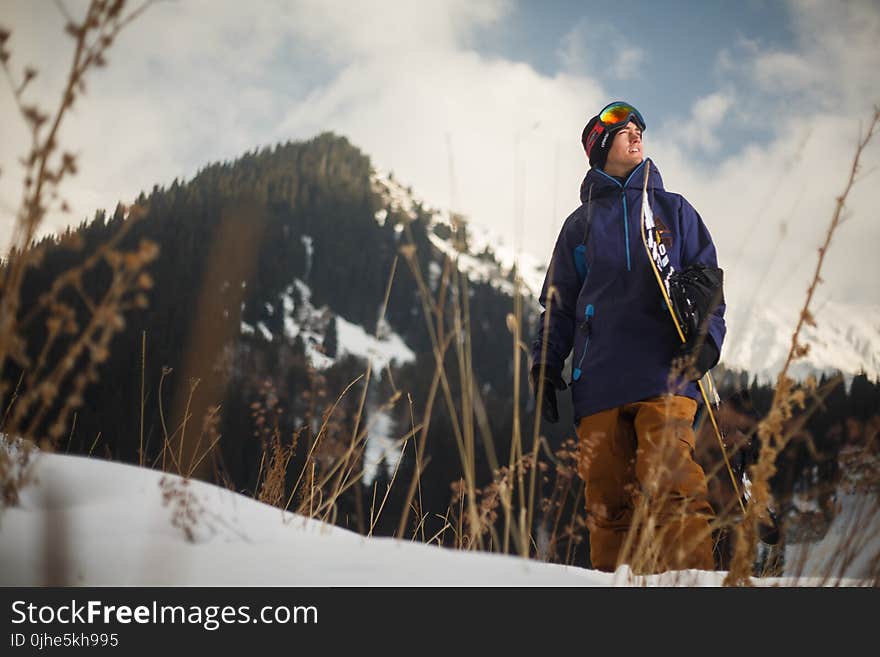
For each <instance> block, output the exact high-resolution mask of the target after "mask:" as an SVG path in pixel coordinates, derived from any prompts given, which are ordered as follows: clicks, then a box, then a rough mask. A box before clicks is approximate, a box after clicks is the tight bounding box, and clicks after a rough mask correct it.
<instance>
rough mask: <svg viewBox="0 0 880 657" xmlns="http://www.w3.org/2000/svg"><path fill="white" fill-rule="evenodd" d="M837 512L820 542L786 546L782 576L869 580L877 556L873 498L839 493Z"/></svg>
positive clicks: (879, 510)
mask: <svg viewBox="0 0 880 657" xmlns="http://www.w3.org/2000/svg"><path fill="white" fill-rule="evenodd" d="M839 504H840V510H839V512H838V514H837V516H835V518H834V520H833V522H832V523H831V526H830V527H829V528H828V531H827V532H826V533H825V536H824V537H822V539H821V540H820V541H817V542H815V543H794V544H790V545H787V546H786V550H785V574H786V575H796V574H797V573H799V572H804V573H828V574H830V575H831V576H839V573H841V572H844V573H846V575H847V576H848V577H864V578H867V577H870V575H871V571H872V568H873V569H876V568H877V564H876V563H875V562H876V560H877V558H878V556H880V506H878V504H877V500H876V497H874V496H866V495H853V494H843V495H841V496H840V499H839Z"/></svg>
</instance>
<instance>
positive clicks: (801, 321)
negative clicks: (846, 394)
mask: <svg viewBox="0 0 880 657" xmlns="http://www.w3.org/2000/svg"><path fill="white" fill-rule="evenodd" d="M878 122H880V108H875V110H874V115H873V117H872V119H871V121H870V123H869V125H868V129H867V131H866V132H865V134H864V136H860V138H859V142H858V145H857V147H856V151H855V155H854V157H853V161H852V167H851V168H850V173H849V178H848V180H847V183H846V186H845V187H844V190H843V193H842V194H841V195H840V196H838V197H837V202H836V205H835V208H834V214H833V216H832V218H831V223H830V224H829V226H828V231H827V233H826V235H825V241H824V243H823V244H822V246H821V247H819V258H818V261H817V263H816V270H815V272H814V274H813V278H812V281H811V283H810V286H809V288H808V289H807V297H806V300H805V301H804V306H803V308H802V309H801V312H800V315H799V317H798V322H797V325H796V326H795V329H794V332H793V333H792V336H791V345H790V348H789V352H788V357H787V358H786V360H785V364H784V365H783V368H782V371H781V372H780V373H779V376H778V377H777V380H776V390H775V393H774V396H773V403H772V405H771V408H770V412H769V413H768V414H767V417H766V418H764V420H763V421H762V422H761V423H760V425H759V426H758V437H759V438H760V440H761V450H760V454H759V458H758V462H757V463H756V464H755V465H754V466H753V467H752V468H751V472H750V475H751V481H752V487H751V499H750V500H749V505H748V507H747V509H746V513H745V517H744V518H743V522H742V525H741V530H740V532H739V533H738V536H737V541H736V551H735V554H734V558H733V562H732V563H731V568H730V572H729V573H728V575H727V577H726V578H725V580H724V583H725V584H726V585H734V586H745V585H749V584H750V583H751V574H752V563H753V555H754V554H755V548H756V545H757V542H758V522H759V521H760V520H761V519H762V514H763V513H764V509H766V508H767V505H768V503H769V502H770V489H769V485H768V482H769V480H770V478H771V477H772V476H773V474H774V473H775V472H776V465H775V462H776V456H777V454H778V453H779V452H780V451H781V450H782V449H783V448H784V447H785V444H786V436H785V432H784V425H785V422H786V421H787V420H789V419H790V418H791V417H792V415H793V413H794V411H795V409H796V408H803V407H804V402H805V396H806V391H805V390H803V389H799V388H797V387H796V385H795V381H794V380H793V379H791V378H790V377H789V376H788V370H789V367H790V366H791V364H792V363H793V362H794V361H795V360H797V359H799V358H803V357H804V356H806V355H807V353H808V352H809V346H808V345H804V344H802V343H801V342H800V333H801V330H802V329H803V327H804V326H805V325H809V326H815V325H816V324H815V319H814V318H813V315H812V313H811V312H810V303H811V302H812V300H813V295H814V293H815V291H816V288H817V287H818V285H819V283H820V282H821V280H822V278H821V276H820V274H821V271H822V265H823V263H824V261H825V256H826V255H827V253H828V248H829V246H830V245H831V239H832V237H833V236H834V232H835V230H836V229H837V227H838V226H839V225H840V222H841V219H842V217H843V210H844V207H845V206H846V200H847V197H848V196H849V193H850V190H851V189H852V187H853V184H854V183H855V179H856V174H857V173H858V171H859V160H860V159H861V156H862V152H863V151H864V150H865V148H866V147H867V146H868V143H869V142H870V141H871V139H872V138H873V136H874V132H875V130H876V128H877V125H878ZM814 385H815V383H814V382H813V387H814ZM807 391H810V392H812V390H811V389H810V386H808V388H807Z"/></svg>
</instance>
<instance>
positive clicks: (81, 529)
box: [0, 453, 864, 586]
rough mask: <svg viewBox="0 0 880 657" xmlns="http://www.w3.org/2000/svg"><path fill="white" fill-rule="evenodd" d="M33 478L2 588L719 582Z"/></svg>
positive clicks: (75, 460)
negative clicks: (593, 566) (185, 514)
mask: <svg viewBox="0 0 880 657" xmlns="http://www.w3.org/2000/svg"><path fill="white" fill-rule="evenodd" d="M34 474H35V475H36V481H35V483H33V484H31V485H29V486H26V487H25V488H24V489H23V490H22V491H21V502H20V505H19V506H17V507H12V508H7V509H5V511H3V512H2V513H3V515H2V516H0V546H2V553H3V554H2V559H0V585H2V586H33V585H41V584H44V583H45V582H46V574H47V573H48V572H50V571H51V572H53V573H59V572H60V573H63V575H64V576H65V577H66V582H67V583H68V584H73V585H78V586H719V585H721V583H722V581H723V579H724V576H725V573H724V572H707V571H696V570H688V571H678V572H668V573H663V574H661V575H652V576H647V577H640V576H635V575H633V574H632V573H631V571H630V570H629V569H628V568H627V567H626V566H622V567H621V568H619V569H618V570H617V572H615V573H602V572H598V571H593V570H588V569H584V568H579V567H575V566H563V565H557V564H548V563H542V562H539V561H536V560H525V559H522V558H519V557H515V556H508V555H499V554H490V553H484V552H464V551H457V550H452V549H449V548H443V547H440V546H437V545H426V544H423V543H419V542H415V541H410V540H396V539H391V538H376V537H364V536H361V535H359V534H356V533H353V532H351V531H348V530H345V529H341V528H339V527H335V526H332V525H328V524H325V523H322V522H319V521H317V520H310V519H307V518H305V517H303V516H300V515H296V514H293V513H286V512H282V511H281V510H280V509H278V508H275V507H272V506H268V505H266V504H262V503H259V502H257V501H255V500H253V499H250V498H247V497H244V496H242V495H240V494H238V493H235V492H232V491H230V490H227V489H225V488H220V487H217V486H213V485H211V484H207V483H204V482H200V481H185V480H183V479H181V478H179V477H175V476H172V475H167V474H163V473H161V472H159V471H155V470H149V469H146V468H139V467H136V466H132V465H123V464H119V463H113V462H109V461H104V460H100V459H92V458H86V457H79V456H70V455H64V454H46V453H40V454H37V456H36V460H35V464H34ZM163 491H164V493H165V494H166V495H167V496H168V498H169V499H170V500H171V502H170V504H166V503H164V502H163ZM184 503H185V504H186V505H187V508H188V509H189V510H191V511H193V512H194V516H193V520H192V521H191V523H190V525H189V531H190V537H189V538H188V537H187V535H186V533H185V532H184V531H183V529H182V528H181V527H180V526H175V524H174V523H173V519H174V513H175V510H180V509H181V505H183V504H184ZM56 583H57V582H56ZM755 583H756V584H758V585H767V586H773V585H784V586H788V585H809V586H812V585H816V584H828V583H835V584H837V583H840V584H844V585H861V584H863V583H864V582H860V581H858V580H850V579H846V580H842V581H840V582H838V581H836V580H835V581H834V582H828V581H825V580H817V579H803V578H801V579H795V578H762V579H756V580H755Z"/></svg>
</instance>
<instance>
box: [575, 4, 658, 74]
mask: <svg viewBox="0 0 880 657" xmlns="http://www.w3.org/2000/svg"><path fill="white" fill-rule="evenodd" d="M558 56H559V59H560V61H561V62H562V65H563V68H564V70H566V71H569V72H570V73H573V74H576V75H577V74H580V75H590V76H596V75H597V74H598V73H601V75H603V76H605V77H608V78H610V79H613V80H632V79H634V78H638V77H639V67H640V66H641V65H642V62H643V61H644V59H645V51H644V50H642V49H641V48H639V47H638V46H636V45H635V44H633V43H632V42H631V41H630V40H629V39H627V38H626V37H625V36H624V34H623V32H621V31H620V30H618V29H617V28H616V27H614V26H613V25H611V24H610V23H607V22H604V21H596V20H592V19H590V20H587V19H581V20H580V21H578V22H577V23H576V24H575V25H574V27H572V28H571V30H569V31H568V33H567V34H565V35H564V36H563V37H562V39H561V44H560V47H559V50H558Z"/></svg>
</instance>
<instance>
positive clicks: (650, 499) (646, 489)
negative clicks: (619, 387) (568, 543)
mask: <svg viewBox="0 0 880 657" xmlns="http://www.w3.org/2000/svg"><path fill="white" fill-rule="evenodd" d="M696 410H697V403H696V402H695V401H694V400H693V399H690V398H689V397H684V396H680V395H665V396H662V397H653V398H650V399H646V400H644V401H639V402H634V403H631V404H625V405H624V406H620V407H618V408H612V409H609V410H606V411H601V412H600V413H596V414H594V415H589V416H587V417H584V418H581V420H580V421H579V422H578V425H577V435H578V472H579V473H580V476H581V478H582V479H583V480H584V482H585V484H586V496H585V497H586V511H587V529H588V530H589V532H590V559H591V561H592V564H593V568H596V569H598V570H605V571H613V570H615V568H616V567H617V566H618V565H620V564H622V563H628V564H630V565H631V567H632V568H633V570H634V571H635V572H637V573H650V572H662V571H665V570H682V569H686V568H696V569H700V570H712V569H713V568H714V559H713V556H712V538H711V531H710V527H709V521H710V520H711V518H712V515H713V512H712V507H711V506H710V504H709V502H708V500H707V489H706V476H705V474H704V472H703V469H702V468H701V467H700V466H699V465H698V464H697V463H696V462H695V461H694V458H693V450H694V441H695V437H694V431H693V421H694V414H695V413H696ZM633 525H635V526H634V527H633ZM631 527H632V532H631V531H630V529H631Z"/></svg>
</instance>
